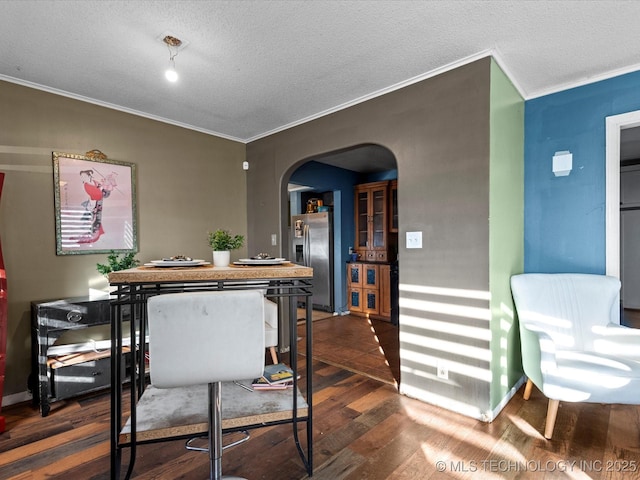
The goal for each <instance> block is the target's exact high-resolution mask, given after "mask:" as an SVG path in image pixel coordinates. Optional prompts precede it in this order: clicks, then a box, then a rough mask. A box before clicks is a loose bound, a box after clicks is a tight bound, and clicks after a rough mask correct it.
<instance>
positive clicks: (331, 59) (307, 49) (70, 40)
mask: <svg viewBox="0 0 640 480" xmlns="http://www.w3.org/2000/svg"><path fill="white" fill-rule="evenodd" d="M638 18H640V2H638V1H636V0H633V1H562V0H557V1H543V0H539V1H509V0H503V1H401V0H396V1H383V0H374V1H366V0H356V1H348V0H343V1H329V0H317V1H297V0H289V1H268V0H264V1H253V0H244V1H237V0H236V1H187V0H184V1H108V0H104V1H95V0H84V1H50V0H48V1H38V0H28V1H27V0H21V1H13V0H3V1H0V79H4V80H9V81H12V82H17V83H23V84H26V85H31V86H36V87H38V88H44V89H46V90H50V91H54V92H57V93H63V94H68V95H70V96H73V97H76V98H82V99H85V100H89V101H92V102H95V103H98V104H102V105H108V106H112V107H114V108H118V109H121V110H125V111H130V112H132V113H136V114H141V115H145V116H148V117H151V118H155V119H159V120H162V121H167V122H170V123H174V124H177V125H182V126H185V127H188V128H193V129H196V130H199V131H203V132H207V133H211V134H215V135H220V136H223V137H226V138H231V139H235V140H240V141H245V142H246V141H250V140H252V139H256V138H259V137H261V136H264V135H267V134H269V133H273V132H275V131H278V130H281V129H284V128H286V127H288V126H291V125H295V124H297V123H300V122H303V121H305V120H308V119H311V118H314V117H317V116H320V115H323V114H326V113H328V112H331V111H334V110H336V109H339V108H343V107H344V106H347V105H350V104H353V103H357V102H359V101H362V100H364V99H367V98H371V97H373V96H375V95H378V94H381V93H384V92H386V91H390V90H392V89H394V88H398V87H400V86H402V85H406V84H409V83H412V82H414V81H416V80H419V79H422V78H427V77H428V76H430V75H433V74H436V73H438V72H441V71H443V70H446V69H448V68H452V67H453V66H456V65H459V64H462V63H465V62H468V61H471V60H474V59H476V58H481V57H483V56H486V55H489V54H492V55H494V56H495V57H496V59H497V61H498V62H499V64H500V65H501V66H502V67H503V68H504V69H505V71H506V73H507V74H508V75H509V76H510V78H511V79H512V81H513V82H514V84H515V85H516V87H517V88H518V89H519V90H520V92H521V94H522V95H523V96H524V97H525V98H532V97H535V96H540V95H543V94H546V93H550V92H553V91H557V90H562V89H565V88H568V87H571V86H576V85H579V84H583V83H587V82H590V81H593V80H597V79H601V78H606V77H609V76H613V75H616V74H620V73H624V72H627V71H632V70H637V69H640V58H639V57H638V45H640V29H639V28H638V27H637V21H638ZM166 33H170V34H173V35H174V36H177V37H179V38H181V39H183V40H186V41H188V42H189V44H188V45H187V47H186V48H184V49H183V50H182V51H181V52H180V53H179V54H178V55H177V57H176V58H175V62H176V69H177V70H178V72H179V74H180V80H179V81H178V82H177V83H176V84H170V83H168V82H167V81H166V80H165V79H164V76H163V71H164V70H165V68H166V67H167V66H168V64H169V52H168V49H167V47H166V46H165V45H164V44H163V43H161V42H160V41H159V40H158V38H159V37H160V36H161V35H162V34H166Z"/></svg>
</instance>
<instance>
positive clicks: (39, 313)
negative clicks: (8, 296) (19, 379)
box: [29, 297, 126, 417]
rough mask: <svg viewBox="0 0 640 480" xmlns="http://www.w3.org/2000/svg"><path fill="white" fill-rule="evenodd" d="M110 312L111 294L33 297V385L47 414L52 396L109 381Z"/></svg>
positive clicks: (35, 400) (76, 392) (56, 397)
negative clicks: (104, 295)
mask: <svg viewBox="0 0 640 480" xmlns="http://www.w3.org/2000/svg"><path fill="white" fill-rule="evenodd" d="M109 315H110V309H109V298H107V297H105V298H100V299H92V298H90V297H74V298H64V299H58V300H47V301H34V302H31V375H30V377H29V388H30V390H31V392H32V394H33V404H34V406H36V407H39V409H40V413H41V414H42V416H43V417H46V416H47V415H48V414H49V411H50V409H51V406H50V403H51V402H53V401H56V400H61V399H64V398H70V397H74V396H76V395H80V394H84V393H88V392H92V391H96V390H101V389H104V388H108V387H109V386H110V385H111V373H110V371H111V362H110V360H109V356H110V354H111V342H110V327H109V324H110V317H109ZM122 367H123V368H126V362H125V363H123V364H122ZM124 375H125V376H126V372H125V373H124Z"/></svg>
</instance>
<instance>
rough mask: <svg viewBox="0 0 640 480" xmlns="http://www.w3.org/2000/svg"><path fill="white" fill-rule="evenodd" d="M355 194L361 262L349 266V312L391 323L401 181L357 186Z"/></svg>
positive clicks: (356, 248) (357, 237)
mask: <svg viewBox="0 0 640 480" xmlns="http://www.w3.org/2000/svg"><path fill="white" fill-rule="evenodd" d="M354 193H355V198H354V202H355V205H354V207H355V208H354V210H355V230H356V232H355V234H356V238H355V248H354V250H355V252H356V253H357V254H358V261H354V262H349V263H347V304H348V308H349V311H350V312H352V313H353V314H355V315H365V316H369V315H371V316H375V317H379V318H382V319H385V320H390V319H391V317H392V310H394V309H393V308H392V305H393V301H392V294H391V292H392V289H393V288H394V285H392V279H391V263H393V262H395V261H396V251H397V246H398V201H397V181H395V180H392V181H383V182H373V183H364V184H360V185H356V186H355V187H354ZM396 277H397V276H396ZM395 283H397V281H396V282H395ZM396 303H397V301H396Z"/></svg>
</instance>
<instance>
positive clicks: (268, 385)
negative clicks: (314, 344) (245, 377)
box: [251, 363, 293, 390]
mask: <svg viewBox="0 0 640 480" xmlns="http://www.w3.org/2000/svg"><path fill="white" fill-rule="evenodd" d="M251 386H252V387H253V389H254V390H285V389H287V388H291V387H293V370H291V368H289V367H288V366H287V365H285V364H284V363H276V364H275V365H267V366H265V367H264V373H263V374H262V376H261V377H258V378H256V379H255V380H254V381H253V382H251Z"/></svg>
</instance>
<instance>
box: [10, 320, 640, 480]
mask: <svg viewBox="0 0 640 480" xmlns="http://www.w3.org/2000/svg"><path fill="white" fill-rule="evenodd" d="M330 320H331V321H330V322H326V323H324V322H325V320H320V321H317V322H314V346H315V345H317V348H316V349H315V350H317V351H315V352H314V358H313V360H312V361H313V367H314V378H313V380H314V392H315V393H314V455H315V461H314V464H315V471H314V475H313V478H315V479H320V480H337V479H349V480H353V479H370V480H376V479H387V478H388V479H397V480H410V479H411V480H418V479H420V480H422V479H432V478H478V479H491V478H494V479H495V478H519V479H520V478H527V479H529V478H530V479H555V478H566V479H570V478H571V479H633V478H640V407H638V406H628V405H600V404H587V403H583V404H570V403H564V404H561V407H560V412H559V414H558V420H557V423H556V429H555V433H554V439H553V440H550V441H547V440H545V439H544V438H543V436H542V433H541V432H542V430H543V425H544V418H545V414H546V406H547V402H546V400H545V399H544V398H543V397H542V395H541V394H540V393H539V392H537V391H534V393H533V394H532V397H531V399H530V400H529V401H526V402H525V401H524V400H523V399H522V392H518V394H517V395H516V396H515V397H514V398H513V399H512V400H511V401H510V402H509V404H508V405H507V406H506V407H505V409H504V410H503V411H502V412H501V413H500V415H499V416H498V418H497V419H496V420H495V421H494V422H493V423H490V424H487V423H483V422H479V421H476V420H473V419H470V418H467V417H464V416H461V415H457V414H455V413H451V412H449V411H447V410H443V409H441V408H438V407H434V406H431V405H427V404H424V403H422V402H418V401H415V400H412V399H410V398H407V397H404V396H401V395H398V393H397V391H396V387H395V386H394V382H393V378H394V375H396V374H397V373H398V367H397V364H396V365H394V361H393V360H392V361H390V362H389V365H388V366H387V365H385V364H384V358H382V357H379V356H377V355H376V354H375V352H374V350H372V349H371V348H369V347H370V346H372V345H373V347H374V349H377V348H378V345H377V344H378V342H379V347H381V348H382V349H383V350H384V348H385V347H384V346H383V345H385V344H386V345H388V346H387V347H386V351H389V352H390V351H391V350H392V347H391V346H390V345H391V344H392V342H393V338H394V330H393V329H394V328H395V327H392V329H389V328H388V327H391V326H390V325H388V324H386V325H385V324H379V325H377V324H376V322H373V327H374V329H373V330H372V329H371V327H372V326H371V325H369V323H367V322H366V320H364V319H357V318H356V317H332V318H331V319H330ZM363 320H364V321H363ZM376 330H377V333H378V335H376V336H375V337H374V334H375V333H376ZM383 331H385V333H384V334H383V333H382V332H383ZM388 338H390V339H391V340H388ZM396 338H397V336H396ZM325 342H326V343H332V344H333V345H334V347H333V349H330V350H327V351H325V352H323V349H324V348H325V345H323V344H324V343H325ZM388 342H391V343H388ZM360 343H362V347H361V348H358V347H357V345H358V344H360ZM339 351H344V352H345V354H344V355H343V357H342V358H341V357H340V356H339V355H337V352H339ZM378 351H379V350H378ZM327 352H328V353H327ZM328 355H331V358H326V361H322V358H323V357H324V356H328ZM375 358H378V359H379V360H380V362H381V363H380V365H378V366H377V368H376V367H373V366H372V364H373V359H375ZM327 362H330V363H327ZM341 365H342V366H341ZM367 366H368V367H370V368H372V369H373V370H372V371H371V373H370V375H371V376H366V375H364V374H363V373H367V372H364V370H365V367H367ZM385 368H386V369H388V370H389V371H390V372H394V373H391V374H389V375H388V376H387V377H386V379H384V378H381V379H377V378H372V377H380V376H382V375H383V374H384V373H385V372H384V369H385ZM394 369H395V371H394ZM358 371H361V372H362V373H356V372H358ZM3 414H4V415H5V416H6V417H7V431H6V432H5V433H4V434H2V435H0V479H3V480H5V479H7V480H8V479H12V480H31V479H44V478H47V479H60V480H62V479H64V480H74V479H78V480H91V479H95V480H104V479H107V478H109V438H108V423H109V397H108V394H99V395H92V396H86V397H80V398H77V399H74V400H72V401H62V402H57V403H54V404H53V405H52V411H51V414H50V415H49V416H48V417H47V418H41V417H40V415H39V413H38V412H37V411H36V410H34V409H33V408H32V407H31V406H30V405H16V406H12V407H9V408H5V409H3ZM303 438H304V437H303ZM183 446H184V442H182V441H172V442H165V443H158V444H151V445H142V446H140V447H139V448H138V455H137V462H136V468H135V478H137V479H166V480H174V479H204V478H208V470H207V469H208V465H207V456H206V455H205V454H199V453H194V452H187V451H185V450H184V448H183ZM223 471H224V472H225V473H226V474H228V475H231V474H236V475H241V476H244V477H246V478H249V479H266V480H271V479H273V480H288V479H291V480H293V479H304V478H307V476H306V473H305V471H304V468H303V466H302V463H301V461H300V459H299V457H298V455H297V452H296V450H295V446H294V444H293V441H292V432H291V426H290V425H280V426H276V427H270V428H263V429H258V430H255V431H253V432H252V438H251V440H250V441H249V442H248V443H246V444H244V445H241V446H238V447H235V448H232V449H230V450H228V451H226V452H225V454H224V456H223Z"/></svg>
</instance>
